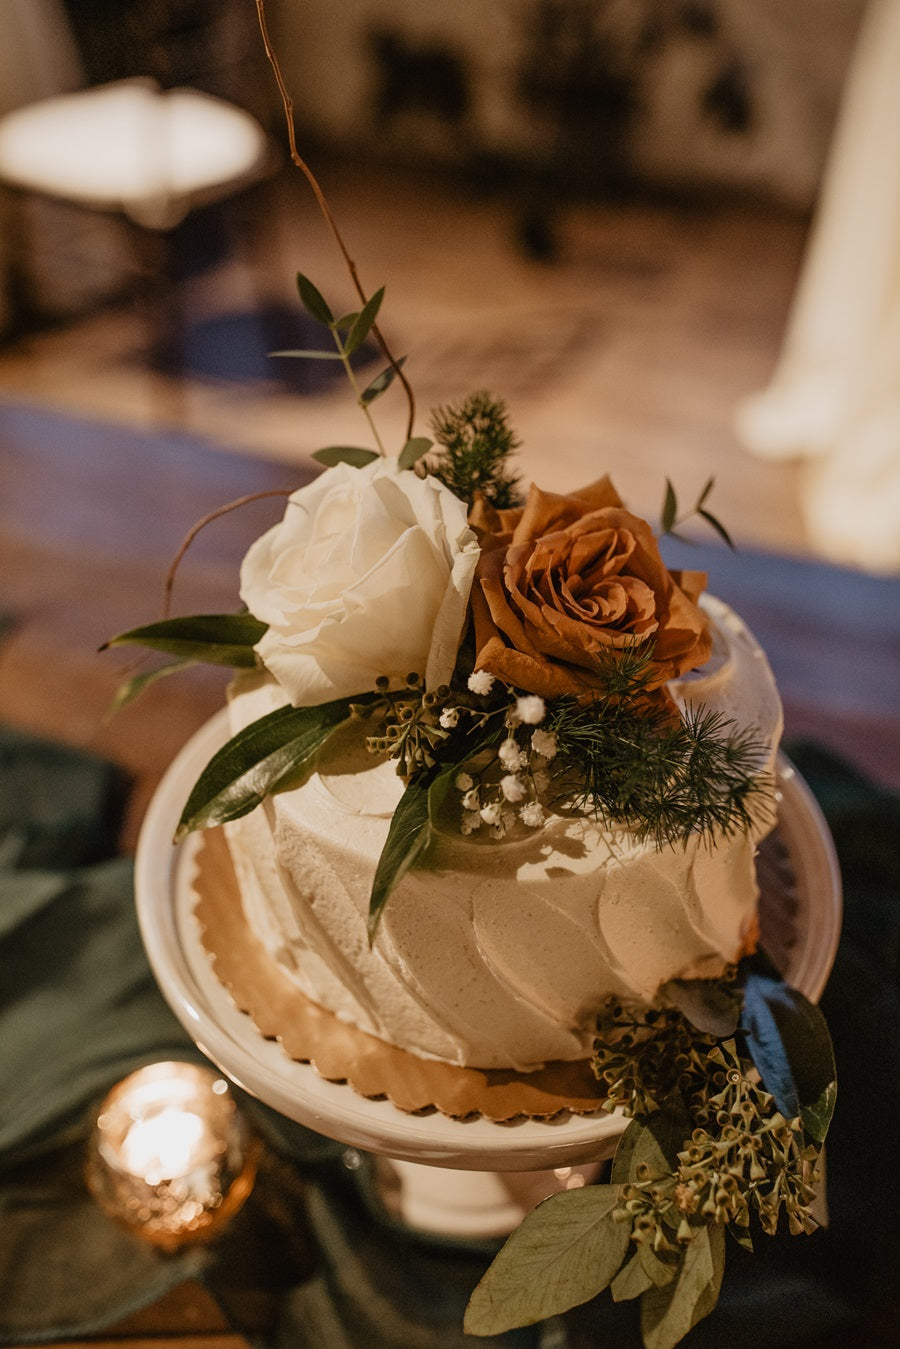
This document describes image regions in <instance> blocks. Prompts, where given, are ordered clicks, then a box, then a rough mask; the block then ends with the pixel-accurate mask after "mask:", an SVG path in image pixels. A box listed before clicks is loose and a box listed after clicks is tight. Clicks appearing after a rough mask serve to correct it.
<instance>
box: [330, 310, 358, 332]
mask: <svg viewBox="0 0 900 1349" xmlns="http://www.w3.org/2000/svg"><path fill="white" fill-rule="evenodd" d="M358 318H359V310H358V309H354V310H353V312H352V313H351V314H342V315H341V317H340V318H339V319H335V320H334V327H335V328H337V330H338V332H339V333H345V332H346V331H347V329H348V328H352V327H353V325H354V323H355V322H356V320H357V319H358Z"/></svg>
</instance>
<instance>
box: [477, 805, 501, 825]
mask: <svg viewBox="0 0 900 1349" xmlns="http://www.w3.org/2000/svg"><path fill="white" fill-rule="evenodd" d="M481 818H482V819H483V820H484V822H485V824H490V825H493V826H494V827H496V826H497V825H499V824H500V823H501V821H502V818H503V811H502V809H501V806H500V802H499V801H491V802H490V803H489V804H488V805H486V806H482V807H481Z"/></svg>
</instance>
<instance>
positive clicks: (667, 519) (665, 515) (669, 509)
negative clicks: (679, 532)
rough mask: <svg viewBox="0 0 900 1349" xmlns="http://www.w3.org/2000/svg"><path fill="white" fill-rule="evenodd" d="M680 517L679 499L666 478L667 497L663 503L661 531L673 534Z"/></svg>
mask: <svg viewBox="0 0 900 1349" xmlns="http://www.w3.org/2000/svg"><path fill="white" fill-rule="evenodd" d="M677 517H678V498H677V497H676V495H675V488H674V487H673V486H672V484H671V482H670V481H669V479H668V478H666V495H665V499H664V501H663V508H662V518H661V520H660V529H661V530H662V533H663V534H669V533H671V530H672V526H673V525H674V523H675V521H676V519H677Z"/></svg>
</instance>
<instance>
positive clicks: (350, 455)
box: [312, 445, 378, 468]
mask: <svg viewBox="0 0 900 1349" xmlns="http://www.w3.org/2000/svg"><path fill="white" fill-rule="evenodd" d="M312 457H313V459H315V460H317V461H318V463H320V464H324V465H325V467H326V468H334V466H335V464H350V466H351V467H352V468H362V467H363V465H364V464H371V462H372V460H373V459H377V458H378V455H377V453H376V451H375V450H366V449H364V448H363V447H362V446H361V445H326V446H325V447H324V449H321V450H316V452H315V453H314V455H313V456H312Z"/></svg>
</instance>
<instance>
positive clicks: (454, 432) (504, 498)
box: [429, 389, 520, 510]
mask: <svg viewBox="0 0 900 1349" xmlns="http://www.w3.org/2000/svg"><path fill="white" fill-rule="evenodd" d="M431 432H432V435H433V436H434V438H435V441H436V442H437V446H438V448H437V450H436V451H434V452H433V454H432V455H431V456H429V457H430V459H431V462H430V464H429V467H430V469H431V472H432V473H433V474H434V476H435V477H436V478H438V479H439V480H440V481H441V482H442V483H443V484H444V486H445V487H448V488H449V489H450V491H451V492H452V493H453V494H454V496H457V497H459V498H460V500H461V501H466V502H468V503H469V504H471V503H472V501H474V499H475V496H476V494H477V493H481V495H482V496H483V497H484V499H485V500H486V501H487V502H488V503H489V504H490V505H491V506H495V507H496V508H497V509H498V510H504V509H506V508H507V507H509V506H516V505H518V504H519V502H520V494H519V477H518V475H517V474H516V473H514V472H512V471H511V470H510V468H509V465H508V463H507V461H508V459H509V457H510V455H512V454H513V453H514V451H515V450H516V449H517V448H518V445H519V441H518V440H517V439H516V436H515V433H514V432H513V430H512V427H511V426H510V424H509V416H508V413H507V409H506V404H505V403H504V402H503V401H502V399H499V398H494V397H492V396H491V394H489V393H488V392H487V391H486V390H484V389H481V390H479V391H478V392H477V393H473V394H470V395H469V396H468V397H467V398H464V399H463V401H462V402H461V403H452V404H447V405H446V406H444V407H439V408H436V409H435V410H434V412H433V413H432V416H431Z"/></svg>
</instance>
